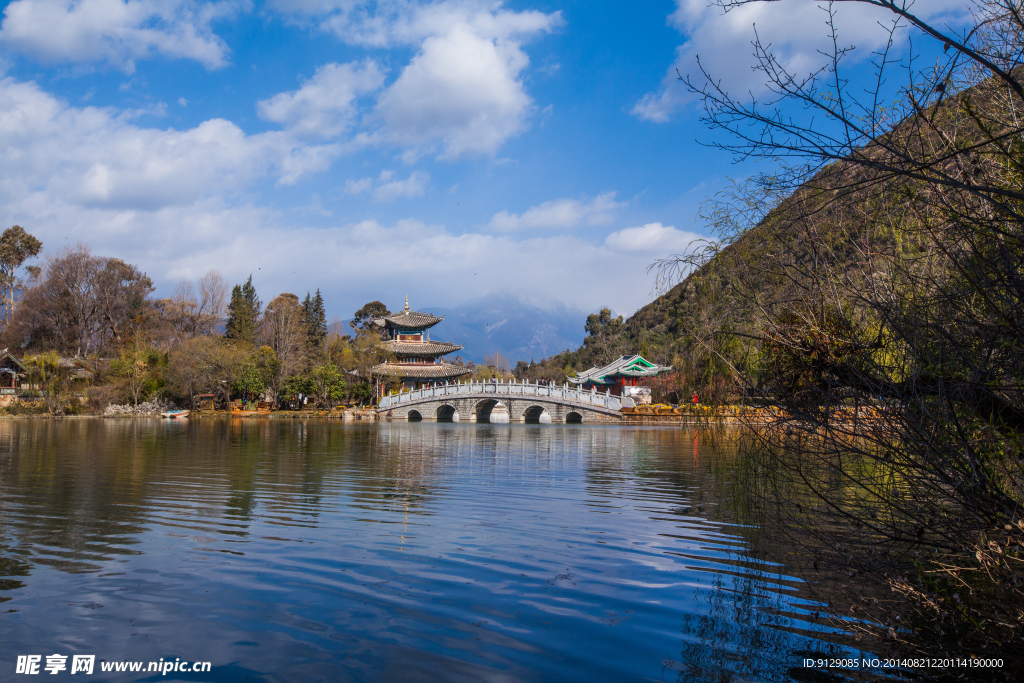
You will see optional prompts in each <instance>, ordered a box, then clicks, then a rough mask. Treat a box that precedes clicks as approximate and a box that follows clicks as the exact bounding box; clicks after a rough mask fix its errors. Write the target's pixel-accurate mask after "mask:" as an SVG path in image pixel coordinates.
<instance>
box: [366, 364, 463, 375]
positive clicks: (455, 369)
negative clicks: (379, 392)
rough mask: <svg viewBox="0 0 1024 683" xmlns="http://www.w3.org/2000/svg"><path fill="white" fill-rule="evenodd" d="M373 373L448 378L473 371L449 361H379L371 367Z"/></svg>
mask: <svg viewBox="0 0 1024 683" xmlns="http://www.w3.org/2000/svg"><path fill="white" fill-rule="evenodd" d="M373 372H374V374H377V375H387V376H389V377H412V378H416V379H450V378H453V377H462V376H464V375H468V374H470V373H471V372H473V369H472V368H467V367H464V366H462V365H452V364H451V363H381V364H380V365H375V366H374V367H373Z"/></svg>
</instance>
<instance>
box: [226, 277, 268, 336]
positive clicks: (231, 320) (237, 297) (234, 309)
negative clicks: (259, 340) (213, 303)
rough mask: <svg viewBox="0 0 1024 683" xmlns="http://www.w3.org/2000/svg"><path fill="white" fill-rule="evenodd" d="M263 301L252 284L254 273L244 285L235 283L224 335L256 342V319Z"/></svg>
mask: <svg viewBox="0 0 1024 683" xmlns="http://www.w3.org/2000/svg"><path fill="white" fill-rule="evenodd" d="M261 304H262V302H261V301H260V300H259V298H258V297H257V296H256V288H255V287H253V286H252V275H250V276H249V279H248V280H246V281H245V284H244V285H235V286H234V288H233V289H232V290H231V302H230V303H229V304H228V321H227V324H226V325H225V326H224V336H225V337H227V338H228V339H236V340H238V341H244V342H248V343H249V344H254V343H255V342H256V319H257V318H259V315H260V305H261Z"/></svg>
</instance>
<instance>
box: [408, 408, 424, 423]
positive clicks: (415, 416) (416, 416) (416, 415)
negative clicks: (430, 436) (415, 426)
mask: <svg viewBox="0 0 1024 683" xmlns="http://www.w3.org/2000/svg"><path fill="white" fill-rule="evenodd" d="M422 421H423V415H421V414H420V411H418V410H410V411H409V422H422Z"/></svg>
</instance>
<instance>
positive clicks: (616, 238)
mask: <svg viewBox="0 0 1024 683" xmlns="http://www.w3.org/2000/svg"><path fill="white" fill-rule="evenodd" d="M699 239H701V236H700V235H697V234H696V233H692V232H684V231H682V230H676V228H675V227H673V226H671V225H662V224H661V223H648V224H646V225H641V226H640V227H636V228H624V229H622V230H619V231H617V232H613V233H612V234H610V235H608V237H606V238H605V240H604V244H605V246H606V247H608V248H609V249H611V250H613V251H615V252H618V253H621V254H636V255H649V256H650V257H651V258H652V259H653V258H663V257H665V256H669V255H670V254H682V253H684V252H686V251H688V250H689V249H690V245H691V244H692V243H693V242H694V241H695V240H699Z"/></svg>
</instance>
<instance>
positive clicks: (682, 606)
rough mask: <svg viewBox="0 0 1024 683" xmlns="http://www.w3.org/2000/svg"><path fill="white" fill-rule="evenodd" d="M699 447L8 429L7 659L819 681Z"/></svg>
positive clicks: (545, 431) (316, 425)
mask: <svg viewBox="0 0 1024 683" xmlns="http://www.w3.org/2000/svg"><path fill="white" fill-rule="evenodd" d="M700 437H701V435H700V434H698V433H697V432H696V431H688V430H675V429H655V428H637V429H629V428H614V427H610V428H605V427H586V428H579V427H556V426H547V425H545V426H539V425H538V426H532V425H516V426H512V427H509V426H505V425H501V426H498V425H495V426H490V425H464V424H458V423H455V424H428V423H423V424H413V425H409V424H397V423H396V424H382V425H379V426H370V427H365V426H344V425H340V424H337V423H335V422H318V421H299V420H230V419H223V420H208V419H204V420H191V421H163V422H159V421H156V420H64V421H0V601H4V602H3V605H2V609H0V612H3V613H2V614H0V629H2V632H3V633H4V634H5V635H6V636H7V638H6V639H5V641H4V642H3V644H2V645H0V670H3V667H5V666H8V664H10V665H11V666H13V660H14V658H15V656H16V655H17V654H24V653H33V652H37V651H38V652H40V653H42V652H43V651H45V652H46V653H47V654H49V653H53V652H58V653H64V654H72V653H82V654H96V655H97V656H98V658H104V659H108V660H118V659H132V660H136V659H137V660H142V659H145V660H155V659H159V658H160V657H172V658H173V657H182V658H186V659H191V660H209V661H211V662H212V663H213V673H214V674H215V675H214V676H213V680H235V679H237V680H245V679H248V680H253V681H257V680H267V681H270V680H315V679H318V678H322V679H324V680H389V681H399V680H417V681H421V680H424V681H429V680H452V679H467V680H476V679H483V680H502V681H519V680H530V681H535V680H552V681H555V680H557V681H563V680H580V681H584V680H585V681H595V680H679V681H684V680H686V681H689V680H715V681H719V680H785V679H787V678H793V679H798V680H805V679H809V677H808V676H807V675H806V674H808V673H810V672H807V671H801V670H800V669H799V664H800V661H801V658H802V657H803V656H811V655H810V654H809V653H815V654H819V655H821V654H824V653H831V654H832V655H834V656H836V655H840V654H842V653H843V652H845V650H843V649H842V648H840V647H839V646H837V645H835V644H834V643H835V642H838V641H837V638H838V637H839V636H838V635H837V634H831V633H829V632H828V631H827V630H826V629H825V628H823V627H820V626H818V625H817V624H816V623H815V620H814V618H813V612H814V609H815V608H814V606H813V605H812V604H810V603H808V602H807V600H806V598H804V597H802V594H801V584H800V583H799V582H798V581H797V580H795V579H793V578H792V577H789V576H787V574H786V572H785V568H784V567H782V566H779V565H777V564H773V563H771V562H770V561H768V560H767V559H765V558H766V557H767V556H768V553H767V549H768V548H769V547H770V546H771V545H772V544H773V543H774V542H775V539H774V538H773V537H772V532H771V529H769V528H765V527H763V526H760V525H757V524H756V523H754V522H755V520H751V519H749V518H744V514H746V513H744V510H745V507H744V506H743V505H741V504H737V502H738V501H737V491H736V488H735V486H734V484H735V481H736V478H735V477H734V476H733V470H732V465H731V464H730V463H729V462H728V458H727V457H726V461H724V462H723V461H722V457H723V456H721V455H718V456H712V454H711V452H710V451H707V450H704V449H705V446H704V445H703V444H702V439H701V438H700ZM716 458H717V459H716ZM787 672H789V673H787ZM118 676H119V677H120V678H119V679H118V680H130V675H126V674H118ZM97 680H100V678H97ZM182 680H188V679H187V678H184V679H182ZM195 680H200V679H198V678H197V679H195ZM202 680H211V678H210V676H209V675H207V676H206V677H205V678H203V679H202Z"/></svg>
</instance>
